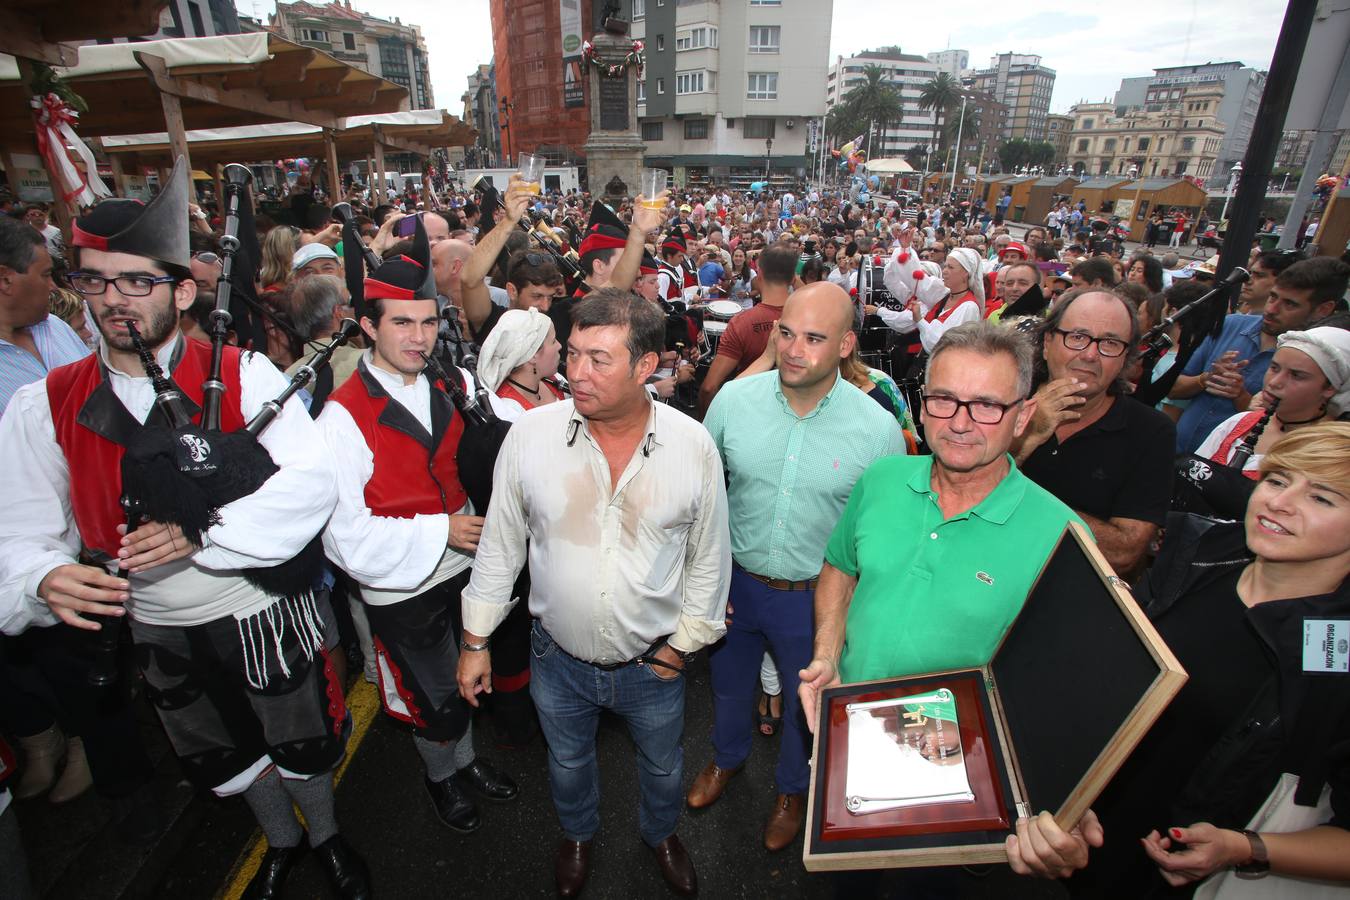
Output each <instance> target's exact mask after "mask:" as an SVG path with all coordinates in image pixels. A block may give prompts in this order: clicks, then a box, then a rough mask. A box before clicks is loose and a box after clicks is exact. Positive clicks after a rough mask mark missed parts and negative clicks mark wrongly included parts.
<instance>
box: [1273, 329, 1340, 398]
mask: <svg viewBox="0 0 1350 900" xmlns="http://www.w3.org/2000/svg"><path fill="white" fill-rule="evenodd" d="M1275 344H1276V348H1277V349H1278V348H1280V347H1288V348H1290V349H1291V350H1300V351H1302V352H1303V353H1306V354H1308V355H1309V356H1310V357H1312V361H1313V362H1315V363H1317V367H1318V368H1319V369H1321V370H1322V374H1323V375H1325V376H1326V378H1327V381H1329V382H1331V386H1332V387H1333V388H1335V389H1336V393H1335V395H1334V396H1333V397H1332V398H1331V401H1330V405H1331V407H1332V413H1333V414H1339V413H1342V412H1345V411H1346V410H1347V409H1350V331H1346V330H1345V329H1344V328H1332V327H1329V326H1323V327H1321V328H1309V329H1308V330H1307V331H1286V332H1285V333H1284V334H1282V335H1280V337H1279V339H1278V340H1277V341H1276V342H1275Z"/></svg>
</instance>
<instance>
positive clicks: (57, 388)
mask: <svg viewBox="0 0 1350 900" xmlns="http://www.w3.org/2000/svg"><path fill="white" fill-rule="evenodd" d="M240 352H241V351H240V350H239V348H238V347H226V348H225V355H224V357H223V359H222V362H221V367H220V370H221V381H223V382H225V399H224V401H223V402H222V403H221V409H220V426H221V430H222V431H226V432H229V431H238V430H239V429H240V428H243V427H244V415H243V412H242V411H241V409H240V406H239V395H240V387H239V354H240ZM210 370H211V346H210V345H209V344H206V343H203V342H201V341H194V340H184V341H183V342H182V345H181V347H180V348H179V349H177V350H175V352H174V358H173V359H172V360H170V361H169V378H170V379H171V380H172V381H173V383H174V384H175V385H176V386H177V387H178V390H179V391H180V392H181V393H182V395H183V398H184V400H185V401H186V404H187V406H188V408H189V410H190V411H191V412H192V420H193V422H196V423H198V424H200V420H201V407H202V382H204V381H205V380H206V377H207V374H208V373H209V372H210ZM47 403H48V405H49V406H50V407H51V412H52V424H53V425H54V426H55V428H56V443H57V445H58V446H59V447H60V448H61V452H62V453H63V454H65V457H66V465H67V467H68V468H69V469H70V505H71V510H72V512H73V513H74V515H75V525H76V527H77V528H79V531H80V540H81V541H82V542H83V543H84V546H85V547H87V548H88V549H90V550H93V551H96V552H98V553H102V554H106V555H107V556H108V557H110V558H115V557H116V556H117V550H118V548H119V547H120V546H121V542H122V536H121V535H119V534H118V533H117V526H119V525H122V524H125V522H126V516H125V514H124V513H123V511H122V505H121V502H120V500H121V496H122V454H123V452H124V448H125V446H126V443H127V441H128V440H129V439H130V436H131V435H132V434H133V433H134V432H135V431H136V429H138V428H140V427H141V426H142V425H143V423H141V422H138V421H136V419H135V417H133V416H132V415H131V413H130V412H128V411H127V408H126V407H125V406H123V405H122V401H121V400H119V399H118V398H117V394H115V393H114V392H113V388H112V385H111V384H110V383H109V382H108V379H107V377H106V375H105V373H104V371H103V365H102V362H101V360H100V358H99V355H98V354H92V355H90V356H86V357H85V358H84V359H82V360H80V361H79V362H73V363H71V364H70V365H68V366H61V367H60V368H58V369H53V370H52V371H51V372H49V373H47Z"/></svg>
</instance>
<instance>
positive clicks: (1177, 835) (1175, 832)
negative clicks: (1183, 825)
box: [1168, 828, 1181, 841]
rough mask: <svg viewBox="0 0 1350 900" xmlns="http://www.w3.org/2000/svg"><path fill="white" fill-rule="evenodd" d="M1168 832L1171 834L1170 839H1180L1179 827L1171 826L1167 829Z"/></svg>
mask: <svg viewBox="0 0 1350 900" xmlns="http://www.w3.org/2000/svg"><path fill="white" fill-rule="evenodd" d="M1168 833H1169V834H1171V835H1172V839H1173V840H1177V841H1179V840H1181V829H1180V828H1171V829H1168Z"/></svg>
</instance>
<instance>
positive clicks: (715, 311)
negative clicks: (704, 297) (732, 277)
mask: <svg viewBox="0 0 1350 900" xmlns="http://www.w3.org/2000/svg"><path fill="white" fill-rule="evenodd" d="M740 312H743V310H742V309H741V305H740V304H739V303H737V302H736V301H735V300H713V301H712V302H711V303H708V304H707V305H705V306H704V307H703V313H704V315H705V316H708V317H711V318H713V319H721V320H722V321H723V322H726V321H729V320H730V319H731V318H732V317H733V316H735V315H736V314H737V313H740ZM707 324H708V323H705V326H704V327H707ZM725 328H726V326H725V325H723V329H724V330H725Z"/></svg>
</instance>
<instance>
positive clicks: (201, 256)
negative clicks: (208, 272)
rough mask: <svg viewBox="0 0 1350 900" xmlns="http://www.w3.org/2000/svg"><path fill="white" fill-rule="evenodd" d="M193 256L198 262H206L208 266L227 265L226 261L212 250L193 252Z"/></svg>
mask: <svg viewBox="0 0 1350 900" xmlns="http://www.w3.org/2000/svg"><path fill="white" fill-rule="evenodd" d="M192 258H193V259H195V260H196V261H197V262H203V263H206V264H207V265H208V266H215V265H220V266H223V265H225V261H224V260H222V259H221V258H220V257H219V256H217V255H216V254H214V253H212V252H211V251H210V250H203V251H202V252H200V253H194V254H192Z"/></svg>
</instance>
